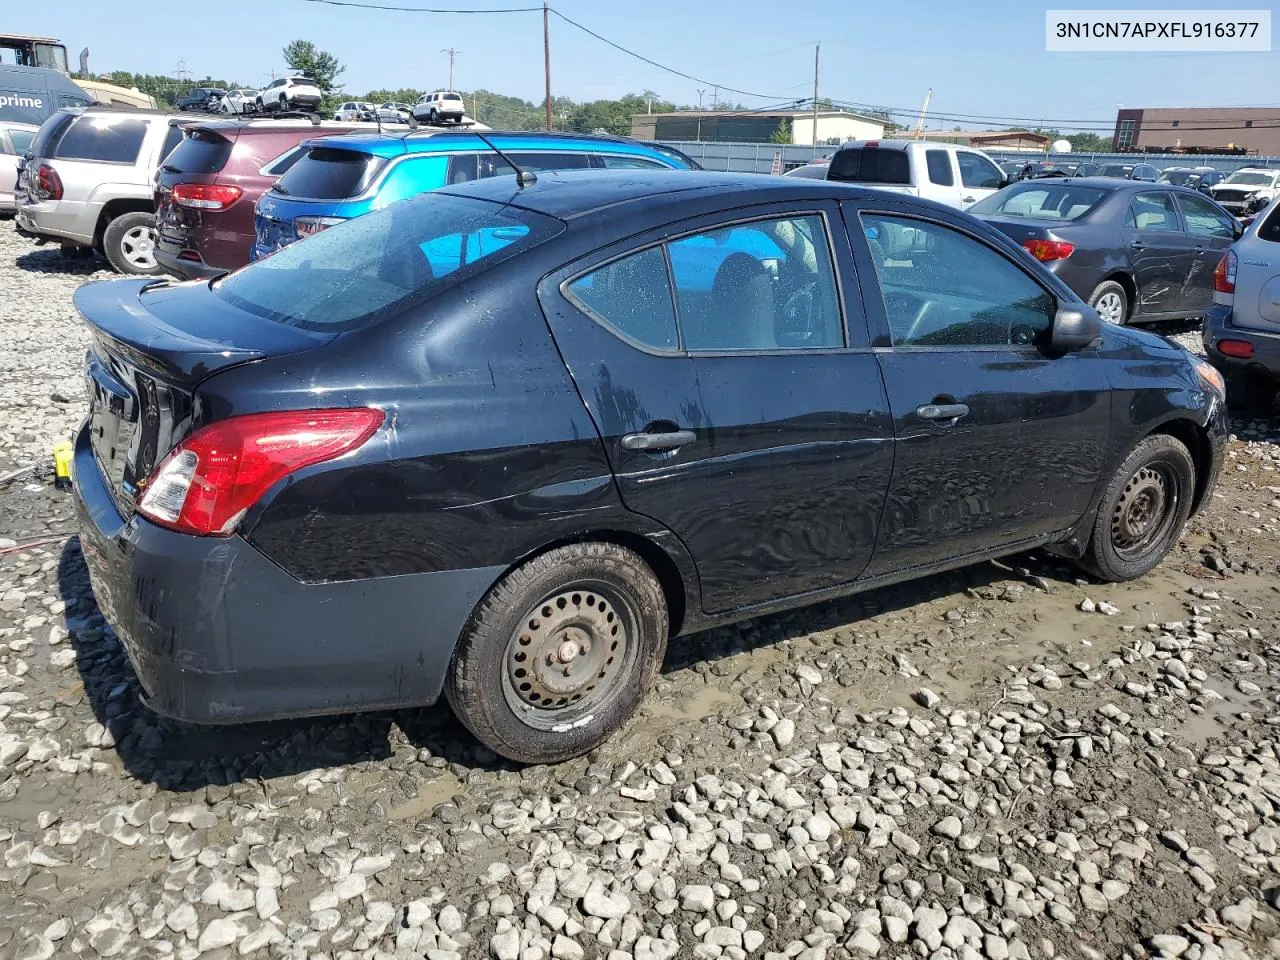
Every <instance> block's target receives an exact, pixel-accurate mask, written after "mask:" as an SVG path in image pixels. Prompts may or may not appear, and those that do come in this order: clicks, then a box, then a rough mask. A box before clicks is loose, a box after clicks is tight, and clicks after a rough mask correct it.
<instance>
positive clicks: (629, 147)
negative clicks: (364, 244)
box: [250, 132, 697, 260]
mask: <svg viewBox="0 0 1280 960" xmlns="http://www.w3.org/2000/svg"><path fill="white" fill-rule="evenodd" d="M487 139H488V141H489V143H492V144H493V146H494V147H496V148H497V149H498V150H500V151H502V153H503V154H504V155H505V156H509V157H511V159H512V160H514V161H515V162H516V163H517V164H518V165H519V167H520V169H521V170H530V171H534V172H537V171H540V170H579V169H587V168H593V167H594V168H603V169H628V170H636V169H667V170H687V169H691V168H696V167H697V164H695V163H694V162H693V161H692V160H690V159H689V158H688V157H685V156H684V155H683V154H681V153H679V152H678V151H675V150H671V149H670V148H662V147H659V146H651V145H649V144H646V143H641V142H638V141H634V140H625V139H621V138H616V139H611V138H606V137H593V136H573V135H566V134H555V133H492V134H489V135H488V137H487ZM303 146H304V147H305V148H306V151H307V152H306V154H305V155H304V156H302V157H301V158H300V159H299V160H298V161H297V162H296V163H294V165H293V166H292V167H290V168H289V171H288V172H287V173H286V174H285V175H284V176H283V177H281V178H280V179H279V180H278V181H277V182H276V184H275V186H274V187H272V188H271V189H270V190H269V191H267V192H266V193H264V194H263V195H262V197H261V198H260V199H259V200H258V205H257V207H256V208H255V210H254V233H255V237H254V244H253V250H252V252H251V254H250V259H251V260H257V259H259V258H261V257H265V256H267V255H268V254H271V253H274V252H275V251H276V250H279V249H280V248H281V247H286V246H288V245H289V244H291V243H293V242H295V241H297V240H303V239H305V238H307V237H309V236H311V235H312V234H315V233H319V232H320V231H321V230H324V229H325V228H326V227H330V226H333V225H334V224H336V223H341V222H342V221H344V220H350V219H352V218H354V217H358V216H360V215H361V214H364V213H368V212H369V211H370V210H377V209H379V208H381V207H385V206H386V205H387V204H389V203H395V202H396V201H397V200H404V199H406V198H408V197H412V196H416V195H417V194H420V193H424V192H426V191H428V190H435V189H436V188H438V187H444V186H451V185H453V184H455V183H464V182H465V181H467V180H479V179H483V178H485V177H498V176H503V175H504V174H506V175H511V174H513V172H514V171H512V169H511V166H510V165H509V164H508V163H507V162H506V161H505V160H503V159H502V157H500V156H499V155H498V154H497V153H496V152H495V151H494V150H493V148H491V147H490V146H489V145H488V144H486V143H485V141H484V140H482V139H481V138H480V137H478V136H476V135H475V134H474V133H432V132H418V133H405V134H397V135H388V134H380V135H369V134H350V135H347V136H338V137H323V138H317V139H314V140H309V141H307V142H306V143H304V144H303Z"/></svg>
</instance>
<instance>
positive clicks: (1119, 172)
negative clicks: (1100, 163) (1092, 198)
mask: <svg viewBox="0 0 1280 960" xmlns="http://www.w3.org/2000/svg"><path fill="white" fill-rule="evenodd" d="M1132 170H1133V167H1121V166H1116V165H1115V164H1112V165H1111V166H1109V167H1103V168H1102V175H1103V176H1104V177H1127V176H1129V174H1130V172H1131V171H1132Z"/></svg>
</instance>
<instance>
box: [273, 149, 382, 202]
mask: <svg viewBox="0 0 1280 960" xmlns="http://www.w3.org/2000/svg"><path fill="white" fill-rule="evenodd" d="M384 166H386V161H385V160H383V159H382V158H381V157H375V156H372V155H371V154H367V153H359V152H357V151H355V150H337V149H335V148H333V147H312V148H311V149H310V150H309V151H307V155H306V156H305V157H302V158H301V159H300V160H298V162H297V163H295V164H294V165H293V167H292V168H291V169H290V170H289V172H288V173H286V174H285V175H284V176H283V177H281V178H280V180H279V181H278V182H277V183H276V185H275V186H274V187H273V188H272V189H273V190H275V191H276V192H277V193H281V194H284V195H285V196H287V197H305V198H307V199H309V200H348V199H350V198H351V197H358V196H360V194H362V193H364V191H365V190H366V189H368V187H369V184H370V183H372V182H373V179H374V177H376V176H377V175H378V172H379V171H380V170H381V169H382V168H383V167H384Z"/></svg>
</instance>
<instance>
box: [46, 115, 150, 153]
mask: <svg viewBox="0 0 1280 960" xmlns="http://www.w3.org/2000/svg"><path fill="white" fill-rule="evenodd" d="M146 135H147V121H146V120H137V119H127V118H123V117H112V116H105V115H102V114H97V113H94V114H82V115H81V116H80V117H78V118H76V121H75V123H73V124H72V125H71V126H70V127H69V128H68V129H67V131H66V133H64V134H63V135H62V139H61V140H59V141H58V148H57V151H56V152H55V154H54V156H55V157H56V158H57V159H60V160H96V161H98V162H100V163H134V162H136V161H137V159H138V151H139V150H141V149H142V141H143V138H144V137H146Z"/></svg>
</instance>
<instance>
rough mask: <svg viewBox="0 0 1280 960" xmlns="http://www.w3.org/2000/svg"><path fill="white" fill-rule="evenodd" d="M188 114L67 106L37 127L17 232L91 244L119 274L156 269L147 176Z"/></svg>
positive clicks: (67, 245) (72, 244)
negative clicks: (38, 128)
mask: <svg viewBox="0 0 1280 960" xmlns="http://www.w3.org/2000/svg"><path fill="white" fill-rule="evenodd" d="M189 120H190V117H189V116H184V115H181V114H178V115H174V114H166V113H161V112H159V111H156V110H121V109H117V108H114V107H87V108H78V107H77V108H65V109H63V110H59V111H58V112H57V113H55V114H54V115H53V116H51V117H50V118H49V119H48V120H46V121H45V122H44V123H43V124H42V125H41V126H40V130H39V132H38V133H37V134H36V137H35V139H34V140H33V141H32V143H31V155H30V156H29V157H28V158H26V159H25V161H24V162H23V164H22V166H21V169H20V172H19V175H18V184H17V187H16V188H15V189H16V193H17V202H16V207H15V209H16V213H17V217H16V226H17V230H18V233H20V234H22V235H23V236H25V237H28V238H30V239H33V240H36V241H37V242H40V243H44V242H47V241H53V242H55V243H58V244H59V245H60V246H62V248H63V249H64V250H67V251H73V250H88V249H93V250H97V251H99V252H100V253H102V255H103V256H105V257H106V258H107V261H108V262H109V263H110V264H111V266H112V267H113V268H115V269H116V270H117V271H118V272H120V273H126V274H157V273H161V272H162V270H161V267H160V265H159V264H158V263H157V262H156V257H155V218H154V216H153V212H154V205H153V202H152V198H151V190H152V179H153V177H154V176H155V173H156V168H157V167H158V166H159V165H160V162H161V161H162V160H163V159H164V158H165V157H167V156H168V155H169V151H170V150H172V149H173V148H174V147H175V146H177V144H178V141H180V140H181V139H182V124H184V123H187V122H189Z"/></svg>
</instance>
